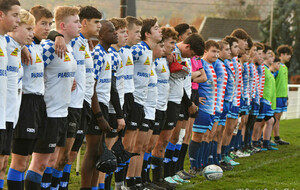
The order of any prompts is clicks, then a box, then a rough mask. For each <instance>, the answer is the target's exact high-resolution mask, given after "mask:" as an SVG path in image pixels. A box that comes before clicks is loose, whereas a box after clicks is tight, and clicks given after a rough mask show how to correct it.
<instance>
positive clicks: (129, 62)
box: [126, 56, 133, 66]
mask: <svg viewBox="0 0 300 190" xmlns="http://www.w3.org/2000/svg"><path fill="white" fill-rule="evenodd" d="M129 65H133V63H132V61H131V59H130V57H129V56H128V59H127V63H126V66H129Z"/></svg>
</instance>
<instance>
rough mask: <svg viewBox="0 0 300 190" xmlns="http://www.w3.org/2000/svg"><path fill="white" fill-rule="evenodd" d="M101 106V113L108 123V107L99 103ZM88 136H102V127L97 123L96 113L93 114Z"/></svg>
mask: <svg viewBox="0 0 300 190" xmlns="http://www.w3.org/2000/svg"><path fill="white" fill-rule="evenodd" d="M99 106H100V109H101V113H102V114H103V117H104V119H105V120H106V121H109V120H108V118H109V116H108V107H107V106H106V105H104V104H103V103H101V102H99ZM86 134H88V135H102V131H101V129H100V127H99V126H98V123H97V119H96V117H95V115H94V113H93V112H92V119H91V122H90V124H89V125H88V129H87V132H86Z"/></svg>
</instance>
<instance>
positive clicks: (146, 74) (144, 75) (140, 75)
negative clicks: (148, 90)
mask: <svg viewBox="0 0 300 190" xmlns="http://www.w3.org/2000/svg"><path fill="white" fill-rule="evenodd" d="M137 76H139V77H145V78H148V77H150V74H149V73H144V72H138V73H137Z"/></svg>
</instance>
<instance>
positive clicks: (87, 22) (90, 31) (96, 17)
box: [79, 6, 102, 38]
mask: <svg viewBox="0 0 300 190" xmlns="http://www.w3.org/2000/svg"><path fill="white" fill-rule="evenodd" d="M101 18H102V14H101V12H100V11H98V10H97V9H96V8H95V7H93V6H84V7H81V8H80V13H79V19H80V23H81V25H82V28H81V32H82V33H84V34H86V35H87V37H89V38H90V37H97V36H98V34H99V31H100V28H101V23H100V20H101Z"/></svg>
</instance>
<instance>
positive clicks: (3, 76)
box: [0, 35, 8, 129]
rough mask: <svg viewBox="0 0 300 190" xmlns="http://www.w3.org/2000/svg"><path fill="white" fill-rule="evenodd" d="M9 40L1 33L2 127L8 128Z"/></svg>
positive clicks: (0, 118) (0, 107) (0, 124)
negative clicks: (7, 47)
mask: <svg viewBox="0 0 300 190" xmlns="http://www.w3.org/2000/svg"><path fill="white" fill-rule="evenodd" d="M6 46H7V42H6V39H5V37H4V36H3V35H0V129H5V128H6V94H7V70H6V69H7V61H8V59H7V51H6Z"/></svg>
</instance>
